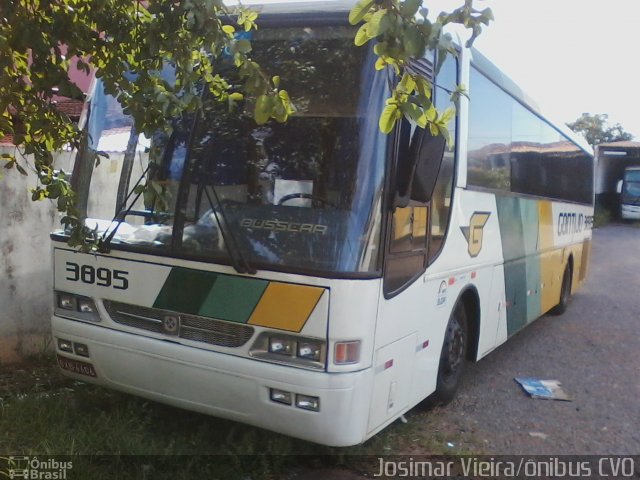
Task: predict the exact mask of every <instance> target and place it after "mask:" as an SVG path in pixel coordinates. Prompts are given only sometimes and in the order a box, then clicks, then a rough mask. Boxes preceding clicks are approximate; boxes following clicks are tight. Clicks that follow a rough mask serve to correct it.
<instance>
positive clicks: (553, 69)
mask: <svg viewBox="0 0 640 480" xmlns="http://www.w3.org/2000/svg"><path fill="white" fill-rule="evenodd" d="M462 3H463V2H462V0H425V5H431V6H432V9H433V10H435V9H438V11H440V10H441V9H446V10H452V9H453V8H456V7H458V6H459V5H461V4H462ZM474 7H475V8H477V9H484V8H485V7H490V8H491V9H492V10H493V13H494V16H495V22H492V24H491V26H490V27H488V28H486V29H485V30H484V32H483V33H482V35H480V37H479V38H478V39H477V40H476V43H475V46H476V47H477V48H478V49H479V50H480V51H482V52H483V53H484V54H485V55H486V56H487V57H489V59H490V60H492V61H493V63H495V64H496V65H497V66H498V67H499V68H500V69H501V70H502V71H503V72H504V73H506V74H507V75H508V76H509V77H510V78H511V79H512V80H513V81H515V82H516V83H517V84H518V85H519V86H520V87H521V88H522V89H523V90H524V91H525V92H526V93H527V94H529V96H531V97H532V98H533V99H534V100H535V101H536V102H537V103H538V105H539V106H540V108H541V110H542V112H543V113H545V115H546V116H548V117H549V118H550V119H552V120H554V121H556V122H564V123H566V122H572V121H574V120H575V119H577V118H578V117H579V116H580V115H581V114H582V113H583V112H588V113H591V114H595V113H606V114H608V115H609V122H610V123H611V124H615V123H619V124H621V125H622V127H623V128H624V129H625V131H627V132H629V133H631V134H632V135H634V136H635V140H640V54H639V53H638V49H639V47H640V27H639V25H640V0H475V1H474Z"/></svg>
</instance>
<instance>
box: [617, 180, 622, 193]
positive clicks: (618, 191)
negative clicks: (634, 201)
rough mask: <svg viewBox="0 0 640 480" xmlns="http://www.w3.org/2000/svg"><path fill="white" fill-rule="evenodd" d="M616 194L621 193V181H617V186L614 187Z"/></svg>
mask: <svg viewBox="0 0 640 480" xmlns="http://www.w3.org/2000/svg"><path fill="white" fill-rule="evenodd" d="M616 193H618V194H620V193H622V180H618V184H617V185H616Z"/></svg>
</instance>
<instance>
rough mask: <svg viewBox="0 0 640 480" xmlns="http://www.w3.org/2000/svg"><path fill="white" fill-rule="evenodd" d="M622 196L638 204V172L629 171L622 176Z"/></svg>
mask: <svg viewBox="0 0 640 480" xmlns="http://www.w3.org/2000/svg"><path fill="white" fill-rule="evenodd" d="M622 195H623V196H624V197H625V199H627V197H628V200H635V201H636V202H640V170H629V171H627V172H626V173H625V176H624V190H623V191H622Z"/></svg>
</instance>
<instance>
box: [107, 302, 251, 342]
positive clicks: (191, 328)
mask: <svg viewBox="0 0 640 480" xmlns="http://www.w3.org/2000/svg"><path fill="white" fill-rule="evenodd" d="M103 303H104V307H105V309H106V310H107V313H108V314H109V316H110V317H111V319H112V320H113V321H114V322H116V323H119V324H121V325H126V326H128V327H133V328H139V329H141V330H146V331H148V332H154V333H163V334H166V335H171V334H170V333H169V332H168V331H167V330H166V329H165V327H164V319H165V317H167V316H171V317H174V318H179V320H180V324H179V327H178V330H177V332H175V333H173V335H171V336H174V337H175V336H177V337H179V338H184V339H185V340H192V341H194V342H203V343H208V344H210V345H218V346H221V347H234V348H235V347H241V346H242V345H244V344H245V343H247V342H248V341H249V339H251V337H252V336H253V332H254V329H253V327H250V326H249V325H244V324H241V323H231V322H224V321H222V320H215V319H213V318H206V317H199V316H197V315H189V314H183V313H181V314H178V313H175V312H170V311H167V310H161V309H158V308H147V307H140V306H137V305H131V304H128V303H120V302H113V301H111V300H104V302H103Z"/></svg>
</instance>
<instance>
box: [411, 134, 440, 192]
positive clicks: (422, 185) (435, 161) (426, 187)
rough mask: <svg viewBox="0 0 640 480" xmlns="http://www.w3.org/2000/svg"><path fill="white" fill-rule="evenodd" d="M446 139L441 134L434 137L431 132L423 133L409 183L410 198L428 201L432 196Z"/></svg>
mask: <svg viewBox="0 0 640 480" xmlns="http://www.w3.org/2000/svg"><path fill="white" fill-rule="evenodd" d="M445 146H446V141H445V139H444V137H443V136H442V135H438V136H437V137H434V136H433V135H431V132H429V131H425V132H424V133H423V140H422V142H421V145H420V150H419V151H418V156H417V159H416V168H415V171H414V175H413V182H412V185H411V199H412V200H416V201H418V202H425V203H426V202H428V201H430V200H431V197H432V196H433V190H434V189H435V187H436V181H437V180H438V173H440V166H441V165H442V157H443V156H444V149H445Z"/></svg>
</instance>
